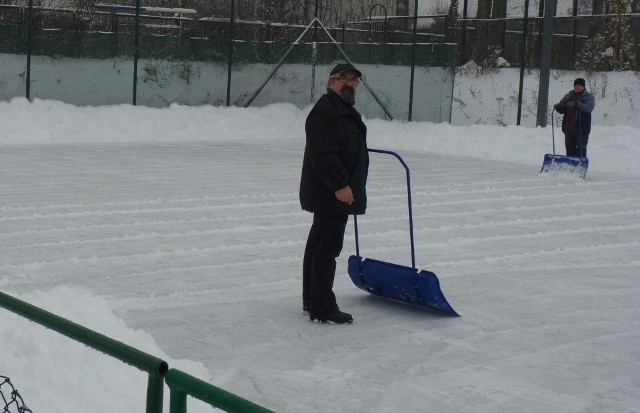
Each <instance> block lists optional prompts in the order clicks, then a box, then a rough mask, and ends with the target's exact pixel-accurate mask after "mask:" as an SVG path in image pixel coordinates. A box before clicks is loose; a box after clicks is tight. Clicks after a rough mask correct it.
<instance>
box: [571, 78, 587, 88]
mask: <svg viewBox="0 0 640 413" xmlns="http://www.w3.org/2000/svg"><path fill="white" fill-rule="evenodd" d="M575 85H580V86H582V87H586V84H585V81H584V79H583V78H581V77H579V78H577V79H576V80H574V81H573V86H575Z"/></svg>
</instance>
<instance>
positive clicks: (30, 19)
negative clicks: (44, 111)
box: [26, 0, 33, 100]
mask: <svg viewBox="0 0 640 413" xmlns="http://www.w3.org/2000/svg"><path fill="white" fill-rule="evenodd" d="M32 30H33V0H29V9H28V11H27V79H26V81H27V90H26V95H27V100H31V53H32V49H31V31H32Z"/></svg>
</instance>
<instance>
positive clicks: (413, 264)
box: [353, 148, 416, 269]
mask: <svg viewBox="0 0 640 413" xmlns="http://www.w3.org/2000/svg"><path fill="white" fill-rule="evenodd" d="M367 150H368V151H369V152H374V153H383V154H387V155H392V156H395V157H396V159H398V161H400V163H401V164H402V166H403V167H404V170H405V172H406V175H407V204H408V205H409V238H410V241H411V267H412V268H413V269H415V268H416V252H415V246H414V242H413V210H412V208H411V173H410V172H409V167H408V166H407V164H406V162H405V161H404V159H402V158H401V157H400V155H398V154H397V153H395V152H392V151H386V150H384V149H371V148H369V149H367ZM353 227H354V232H355V235H356V256H357V257H358V258H360V243H359V242H358V217H357V215H354V216H353Z"/></svg>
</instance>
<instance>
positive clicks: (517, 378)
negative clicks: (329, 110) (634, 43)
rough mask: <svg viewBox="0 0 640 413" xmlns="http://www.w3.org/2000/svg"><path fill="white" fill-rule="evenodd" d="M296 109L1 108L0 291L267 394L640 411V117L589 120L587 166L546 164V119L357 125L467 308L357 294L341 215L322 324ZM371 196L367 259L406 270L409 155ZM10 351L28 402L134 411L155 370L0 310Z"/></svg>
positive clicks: (457, 406) (318, 408)
mask: <svg viewBox="0 0 640 413" xmlns="http://www.w3.org/2000/svg"><path fill="white" fill-rule="evenodd" d="M599 104H600V105H601V106H600V107H596V110H604V109H605V108H606V106H607V103H606V102H599ZM307 111H308V108H307V109H305V110H299V109H297V108H296V107H294V106H293V105H289V104H276V105H269V106H265V107H261V108H250V109H239V108H224V107H211V106H202V107H186V106H179V105H172V106H170V107H168V108H164V109H151V108H144V107H133V106H129V105H119V106H104V107H76V106H72V105H67V104H63V103H59V102H54V101H44V100H36V101H34V102H33V103H29V102H27V101H26V100H25V99H22V98H17V99H13V100H12V101H11V102H0V174H1V176H2V180H1V181H0V194H1V199H2V201H1V202H0V249H1V250H2V260H1V261H0V289H1V290H2V291H3V292H5V293H8V294H11V295H14V296H15V297H17V298H19V299H22V300H25V301H27V302H29V303H31V304H34V305H37V306H40V307H42V308H44V309H46V310H49V311H52V312H54V313H56V314H58V315H60V316H63V317H66V318H68V319H70V320H72V321H74V322H76V323H79V324H82V325H84V326H86V327H89V328H92V329H95V330H96V331H98V332H100V333H102V334H106V335H108V336H111V337H113V338H115V339H117V340H121V341H123V342H125V343H126V344H129V345H132V346H134V347H137V348H140V349H141V350H143V351H146V352H149V353H151V354H153V355H155V356H158V357H161V358H164V359H165V360H167V361H168V362H169V365H170V366H171V367H175V368H178V369H181V370H185V371H187V372H190V373H192V374H194V375H195V376H197V377H199V378H201V379H203V380H205V381H208V382H210V383H212V384H214V385H217V386H219V387H222V388H224V389H226V390H228V391H231V392H233V393H236V394H238V395H240V396H242V397H245V398H248V399H249V400H252V401H254V402H256V403H258V404H261V405H263V406H265V407H267V408H270V409H272V410H275V411H278V412H367V413H369V412H435V411H447V412H487V413H489V412H491V413H493V412H519V413H526V412H531V413H539V412H550V411H554V412H576V413H577V412H580V413H583V412H603V411H607V412H639V411H640V408H639V407H638V400H639V399H640V393H639V390H638V389H640V359H639V357H638V354H640V351H639V350H640V344H639V343H640V294H639V293H640V287H639V285H640V284H639V283H638V280H639V278H638V276H639V274H640V271H639V270H640V259H639V258H638V251H639V247H640V208H639V207H638V201H639V200H640V163H639V162H638V159H640V129H638V128H632V127H620V126H618V127H603V126H598V125H595V126H594V128H593V131H592V134H591V140H590V144H589V158H590V162H591V165H590V169H589V173H588V175H587V179H586V180H584V181H582V180H580V179H576V178H572V177H562V176H556V177H553V176H541V175H539V174H538V171H539V169H540V166H541V163H542V159H543V155H544V154H545V153H548V152H549V151H550V149H551V128H550V127H546V128H522V127H515V126H509V127H499V126H488V125H474V126H450V125H447V124H433V123H427V122H416V123H406V122H398V121H393V122H389V121H382V120H376V119H369V120H366V123H367V125H368V128H369V146H370V147H373V148H382V149H390V150H395V151H398V152H399V153H400V154H401V155H402V156H403V158H404V159H405V160H406V161H407V163H408V165H409V167H410V168H411V173H412V181H413V185H412V186H413V206H414V220H415V230H416V234H415V236H416V255H417V264H418V266H419V267H420V268H424V269H428V270H431V271H434V272H435V273H436V274H438V277H439V278H440V282H441V286H442V289H443V291H444V293H445V295H446V296H447V298H448V300H449V302H450V303H451V304H452V306H453V307H454V308H455V309H456V310H457V311H458V312H459V313H461V314H462V317H461V318H449V317H444V316H441V315H438V314H435V313H434V312H431V311H428V310H424V309H420V308H414V307H410V306H406V305H402V304H399V303H395V302H390V301H385V300H382V299H379V298H377V297H374V296H370V295H368V294H366V293H364V292H363V291H360V290H358V289H356V288H355V287H354V286H353V285H352V284H351V282H350V280H349V279H348V276H347V275H346V266H345V264H346V260H347V257H348V256H349V255H351V254H353V252H354V242H353V230H352V225H351V224H349V226H348V230H347V235H346V237H345V246H344V250H343V254H342V255H341V256H340V257H339V258H338V275H337V278H336V284H335V291H336V294H337V297H338V302H339V304H340V305H341V307H342V308H343V309H344V310H345V311H349V312H351V313H352V314H353V315H354V318H355V322H354V324H353V325H350V326H325V325H317V324H313V323H310V322H309V321H308V320H307V319H306V318H305V316H303V315H302V313H301V276H300V271H301V261H302V253H303V250H304V243H305V240H306V235H307V231H308V229H309V226H310V223H311V216H310V214H308V213H305V212H303V211H301V210H300V207H299V204H298V200H297V186H298V179H299V174H300V164H301V155H302V150H303V146H304V137H303V125H304V119H305V116H306V113H307ZM559 137H561V132H560V131H559V130H556V143H557V144H558V145H557V151H558V152H559V153H564V152H563V151H564V150H563V147H562V145H561V140H560V139H559ZM369 193H370V200H369V210H368V212H367V215H365V216H364V217H362V218H361V219H360V220H359V223H360V232H361V248H362V253H363V254H364V255H366V256H370V257H372V258H376V259H380V260H383V261H387V262H393V263H398V264H403V265H409V264H410V256H409V244H408V228H407V214H406V194H405V191H404V176H403V171H402V169H401V167H400V165H399V164H398V163H397V161H395V160H394V159H392V158H390V157H385V156H383V155H375V154H374V155H372V163H371V172H370V182H369ZM0 349H1V352H2V353H1V354H2V357H1V358H0V361H1V364H0V374H1V375H6V376H9V377H11V379H12V382H13V384H14V385H15V386H16V388H17V389H18V390H19V391H20V393H21V395H22V396H23V397H24V399H25V402H26V403H27V405H28V406H29V407H30V408H32V409H33V411H34V412H36V413H40V412H45V411H48V412H61V411H64V412H67V413H75V412H92V413H102V412H114V411H115V412H135V411H143V409H144V403H145V391H146V375H145V374H144V373H142V372H140V371H138V370H136V369H135V368H133V367H130V366H127V365H125V364H123V363H121V362H119V361H117V360H115V359H112V358H110V357H107V356H105V355H102V354H100V353H98V352H96V351H93V350H91V349H88V348H86V347H84V346H83V345H81V344H78V343H76V342H73V341H72V340H70V339H67V338H65V337H63V336H61V335H60V334H58V333H55V332H51V331H49V330H46V329H45V328H44V327H42V326H40V325H37V324H35V323H31V322H29V321H26V320H25V319H23V318H21V317H19V316H16V315H14V314H13V313H11V312H9V311H6V310H3V309H1V310H0ZM167 393H168V391H167ZM165 411H168V402H166V403H165ZM189 411H190V412H194V411H195V412H199V411H211V408H209V407H208V406H206V405H204V404H203V403H200V402H198V401H195V400H193V399H189Z"/></svg>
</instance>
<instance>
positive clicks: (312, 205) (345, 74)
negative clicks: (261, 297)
mask: <svg viewBox="0 0 640 413" xmlns="http://www.w3.org/2000/svg"><path fill="white" fill-rule="evenodd" d="M361 76H362V73H360V71H359V70H357V69H356V68H355V67H353V66H352V65H351V64H348V63H341V64H338V65H337V66H336V67H334V68H333V69H332V70H331V72H330V75H329V81H328V83H327V93H326V94H324V95H322V97H320V99H319V100H318V102H317V103H316V104H315V106H314V107H313V109H311V112H310V113H309V116H308V117H307V121H306V124H305V132H306V146H305V150H304V159H303V162H302V176H301V180H300V205H301V206H302V209H304V210H305V211H309V212H313V224H312V226H311V230H310V231H309V238H308V239H307V245H306V248H305V251H304V261H303V270H302V307H303V311H304V312H305V313H307V312H308V313H309V319H310V320H311V321H314V322H320V323H331V324H349V323H351V322H353V317H351V314H347V313H344V312H342V311H340V309H339V308H338V304H337V303H336V297H335V294H334V293H333V280H334V278H335V271H336V257H338V255H340V252H341V251H342V244H343V240H344V231H345V227H346V225H347V218H348V217H349V215H350V214H364V212H365V209H366V207H367V194H366V190H365V186H366V183H367V173H368V170H369V154H368V152H367V140H366V137H367V127H366V126H365V124H364V123H363V122H362V118H361V117H360V114H359V113H358V111H356V109H355V108H354V107H353V104H354V102H355V92H356V89H357V87H358V84H359V78H360V77H361Z"/></svg>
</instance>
